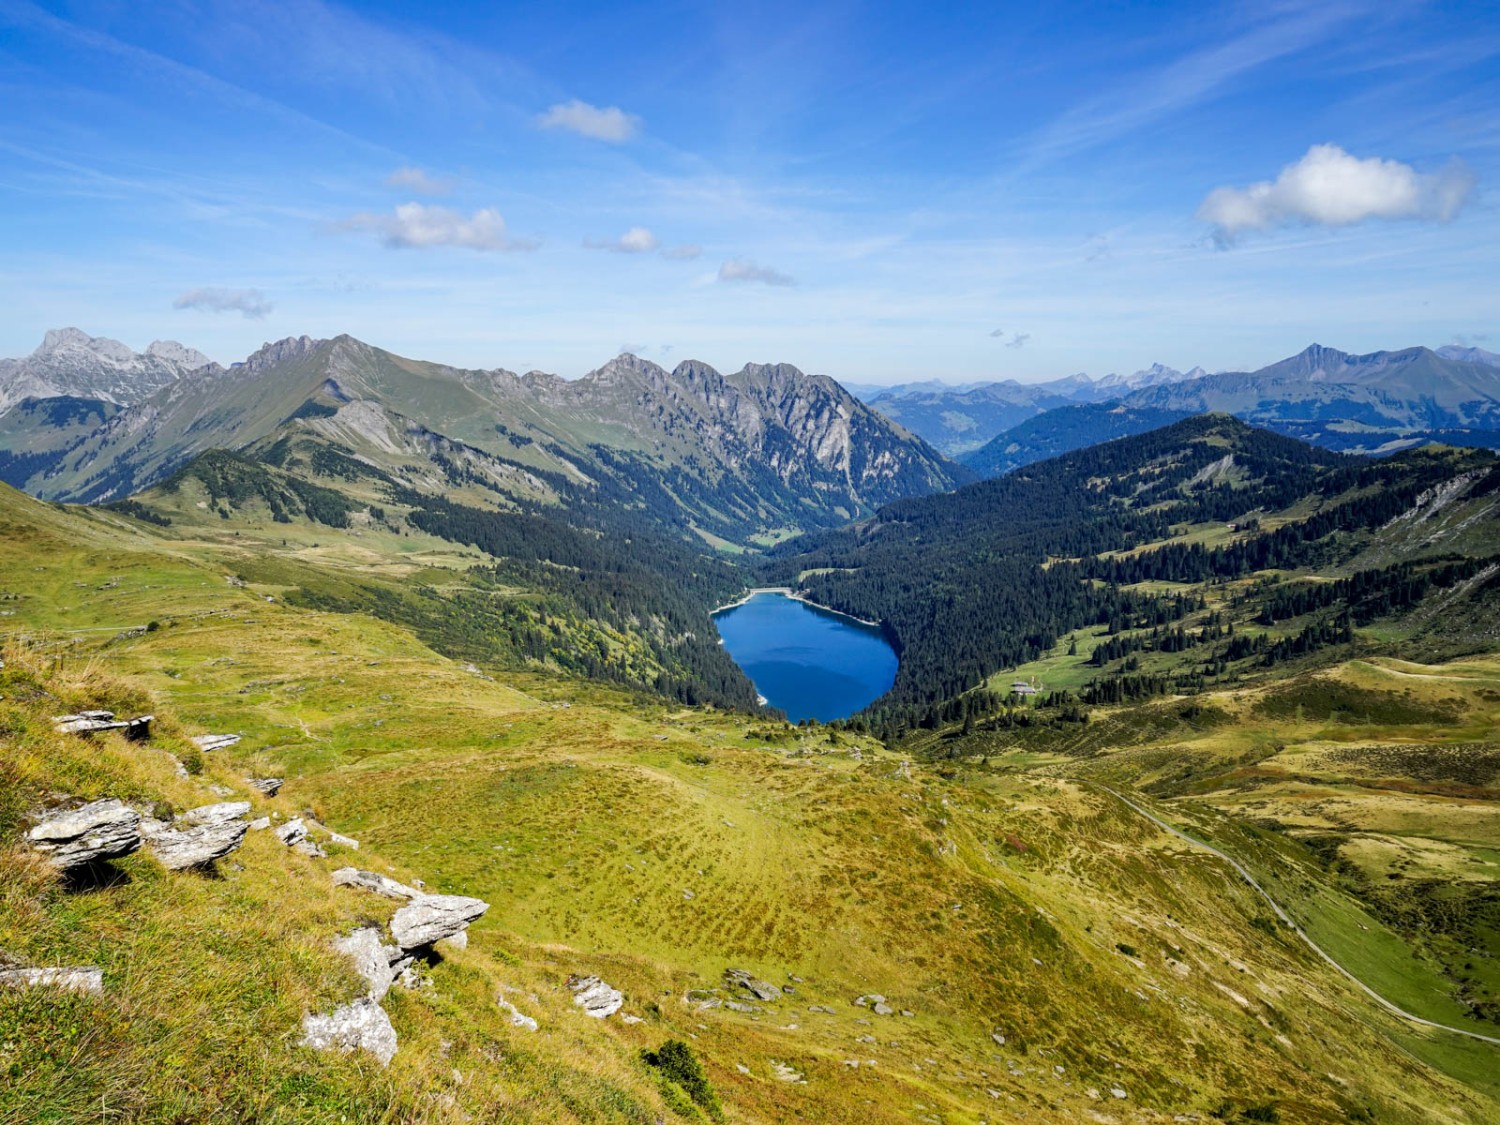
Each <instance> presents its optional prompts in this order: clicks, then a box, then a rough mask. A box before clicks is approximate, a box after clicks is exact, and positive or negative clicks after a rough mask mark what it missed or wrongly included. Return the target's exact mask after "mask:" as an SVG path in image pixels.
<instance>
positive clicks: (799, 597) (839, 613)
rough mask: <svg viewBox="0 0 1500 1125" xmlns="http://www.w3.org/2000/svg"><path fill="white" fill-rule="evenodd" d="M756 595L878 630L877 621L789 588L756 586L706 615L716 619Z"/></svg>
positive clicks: (878, 624) (878, 623)
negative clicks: (778, 598) (771, 596)
mask: <svg viewBox="0 0 1500 1125" xmlns="http://www.w3.org/2000/svg"><path fill="white" fill-rule="evenodd" d="M757 594H780V595H781V596H782V597H784V598H787V599H789V600H790V601H794V602H801V603H802V604H803V605H805V606H810V607H812V608H813V609H816V610H821V611H822V612H824V613H831V614H833V615H834V616H836V617H844V618H847V619H848V620H850V621H857V622H859V624H861V625H863V626H864V627H865V628H867V629H880V622H879V621H866V620H865V619H864V618H863V617H855V616H854V614H852V613H845V612H844V611H843V610H839V609H834V608H833V607H832V606H826V605H822V604H820V603H818V602H815V601H813V600H812V599H811V598H809V597H808V596H807V595H806V594H800V593H798V592H797V591H796V590H794V589H792V587H790V586H757V587H755V588H754V589H753V590H746V591H745V594H744V596H743V597H741V598H740V600H739V601H737V602H730V603H729V604H728V605H721V606H718V607H717V608H715V609H711V610H709V611H708V615H709V616H710V617H717V616H718V615H719V614H721V613H726V612H728V611H729V610H731V609H738V608H739V607H740V606H742V605H744V604H745V603H746V602H748V601H749V600H750V599H751V598H753V597H755V596H756V595H757ZM883 631H884V630H882V632H883Z"/></svg>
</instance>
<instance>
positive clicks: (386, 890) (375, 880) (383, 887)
mask: <svg viewBox="0 0 1500 1125" xmlns="http://www.w3.org/2000/svg"><path fill="white" fill-rule="evenodd" d="M333 882H334V885H335V886H339V887H362V888H363V889H365V890H367V891H374V892H375V893H376V894H378V895H384V896H385V897H386V898H396V899H402V898H421V897H422V892H421V891H418V890H414V889H412V888H411V887H408V886H407V885H406V884H405V883H398V882H396V880H395V879H392V878H390V877H389V876H387V875H379V874H376V873H375V872H374V871H361V870H360V869H359V868H357V867H340V868H339V869H338V870H337V871H335V872H334V873H333Z"/></svg>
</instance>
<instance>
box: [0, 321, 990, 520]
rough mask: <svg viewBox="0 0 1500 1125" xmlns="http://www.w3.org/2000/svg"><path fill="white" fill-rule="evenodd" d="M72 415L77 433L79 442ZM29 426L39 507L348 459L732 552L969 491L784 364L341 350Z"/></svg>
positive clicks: (846, 400)
mask: <svg viewBox="0 0 1500 1125" xmlns="http://www.w3.org/2000/svg"><path fill="white" fill-rule="evenodd" d="M81 409H82V408H80V410H81ZM75 415H77V412H75ZM79 418H82V421H83V422H92V423H93V424H92V425H90V426H89V427H88V428H87V429H86V431H85V432H83V433H81V434H79V433H78V428H79V425H80V422H79ZM26 421H27V423H29V424H28V425H21V424H19V423H18V424H17V425H16V426H13V427H11V428H10V429H9V430H6V428H5V427H3V426H0V445H3V446H4V449H5V452H6V453H8V454H9V463H8V464H5V463H0V475H3V476H4V478H5V479H7V480H8V481H9V482H11V483H14V484H18V485H20V486H22V487H25V488H26V489H27V490H28V491H31V492H33V493H35V494H37V495H41V496H45V497H48V498H56V499H71V500H86V501H95V500H103V499H114V498H119V497H122V496H125V495H128V494H130V493H131V492H134V491H137V490H139V489H141V488H143V487H146V486H147V485H150V484H152V483H154V482H156V481H159V480H162V479H163V478H165V477H166V476H167V475H169V474H170V473H172V472H173V471H175V470H176V469H177V468H179V467H180V466H182V465H184V464H186V463H188V462H189V461H191V460H192V459H193V458H195V457H197V456H198V455H200V454H202V453H204V452H206V451H208V450H212V449H225V450H234V451H249V452H250V453H251V454H252V455H265V456H273V450H274V456H275V458H276V459H277V462H278V463H284V462H286V460H287V458H288V457H289V456H293V455H301V456H305V457H307V458H308V459H309V463H310V464H312V465H314V466H316V465H319V464H321V465H325V466H326V465H328V464H331V463H334V462H335V461H336V460H337V458H344V459H346V460H347V459H348V458H354V459H356V460H357V461H359V462H360V463H362V464H364V465H366V466H370V467H372V468H374V469H375V470H377V471H379V472H381V473H386V474H390V475H391V476H392V479H399V480H400V481H401V482H402V483H403V485H404V486H407V487H413V488H418V489H422V490H426V491H429V492H445V493H449V492H467V493H470V494H472V495H473V496H475V497H478V498H481V499H484V500H485V501H486V502H487V503H489V504H490V505H492V506H493V505H516V504H521V505H538V504H541V505H558V504H568V503H605V502H608V503H611V504H616V505H622V506H624V507H627V508H630V507H635V508H639V509H640V510H642V511H643V512H644V513H645V514H646V515H647V516H649V517H650V518H651V519H653V520H654V521H656V522H658V523H666V524H674V523H675V524H680V525H681V526H682V527H684V528H692V529H694V530H697V531H699V532H700V533H702V534H703V535H705V536H707V537H710V538H714V537H718V538H729V539H733V540H735V541H743V540H745V538H746V537H748V536H754V535H755V534H759V533H765V534H774V533H775V532H777V531H778V530H779V529H793V528H803V527H818V526H829V525H833V524H838V523H842V522H844V521H847V520H849V519H852V518H854V517H856V516H857V515H859V514H861V513H863V512H866V511H869V510H873V509H874V508H875V507H878V506H879V505H881V504H884V503H887V502H889V501H891V500H895V499H900V498H902V497H907V496H914V495H924V494H926V493H929V492H934V491H939V490H942V489H946V488H950V487H953V486H954V485H955V484H956V483H961V482H962V481H963V480H966V479H969V475H968V473H967V470H964V469H962V468H961V467H960V466H957V465H954V464H952V463H951V462H947V461H945V460H944V459H943V458H942V457H941V456H939V455H938V454H937V453H936V452H934V451H933V450H932V449H931V448H929V447H928V446H927V445H926V444H925V443H924V442H922V441H921V440H920V439H917V438H914V437H913V436H912V435H910V434H908V433H906V432H905V431H904V430H902V429H901V428H900V427H898V426H896V425H894V424H892V423H891V422H890V421H889V420H888V419H886V418H885V417H883V416H882V415H880V414H878V413H876V412H875V411H873V410H871V409H870V408H869V407H867V406H864V405H863V404H861V403H860V402H859V401H858V400H856V399H855V398H854V397H853V396H851V395H850V394H848V392H846V391H845V390H844V389H843V388H842V387H840V386H839V385H838V384H837V383H835V382H833V381H832V380H831V379H827V378H823V377H820V376H809V375H805V374H803V373H802V372H800V371H798V370H797V369H796V368H794V367H790V366H785V365H774V366H762V365H756V364H751V365H748V366H746V367H745V368H744V369H742V370H741V371H738V372H736V373H734V374H732V375H722V374H720V373H719V372H717V371H715V370H714V369H713V368H711V367H708V366H707V365H706V364H702V363H696V362H686V363H682V364H679V365H678V367H677V368H676V369H675V370H673V371H670V372H669V371H667V370H665V369H663V368H661V367H658V366H657V365H656V364H653V363H649V362H647V361H645V360H642V359H638V358H636V357H635V356H631V355H622V356H619V357H617V358H615V359H613V360H611V361H610V362H609V363H607V364H605V365H604V366H603V367H601V368H599V369H598V370H597V371H594V372H591V373H590V374H588V375H586V376H585V377H583V378H582V379H578V380H575V381H571V382H569V381H567V380H564V379H561V378H559V377H557V376H554V375H547V374H544V373H541V372H531V373H529V374H527V375H516V374H514V373H512V372H508V371H503V370H494V371H465V370H459V369H455V368H451V367H446V366H444V365H441V364H435V363H426V362H422V361H419V360H412V359H406V358H403V357H401V356H397V355H393V354H391V353H390V352H386V351H382V350H381V349H379V348H375V347H371V346H370V345H368V344H364V343H361V342H360V341H358V340H355V339H353V338H352V337H349V336H340V337H338V338H336V339H333V340H314V339H311V338H309V337H305V336H304V337H300V338H289V339H286V340H281V341H278V342H277V343H274V344H267V345H266V346H265V347H263V348H262V349H261V350H260V351H258V352H256V353H255V354H254V355H252V356H250V357H249V358H248V359H247V360H245V361H244V362H243V363H239V364H235V365H233V366H232V367H230V368H228V369H224V368H219V367H214V366H210V367H203V368H201V369H199V370H197V371H194V372H193V373H192V375H191V376H190V377H187V378H179V379H176V380H173V381H170V382H167V383H166V384H165V385H163V386H160V387H159V388H158V389H157V390H156V391H155V392H154V393H152V394H150V395H148V396H146V397H144V398H141V399H139V400H138V401H135V402H133V403H131V404H129V405H127V406H125V407H124V408H123V409H120V410H118V412H114V413H110V414H109V415H108V416H107V417H91V418H83V416H82V415H77V417H75V418H74V421H73V423H72V424H73V427H74V428H73V430H72V431H70V433H69V440H68V442H67V443H66V445H65V447H62V448H58V447H56V446H55V445H54V446H53V447H52V448H51V451H50V452H47V453H41V454H39V453H38V448H39V447H38V436H39V434H45V433H47V432H49V430H50V431H51V432H54V433H55V426H56V425H57V423H58V421H59V419H58V418H54V417H52V416H50V415H46V414H45V413H34V414H32V415H28V416H27V418H26ZM298 450H300V451H301V453H300V454H298V453H297V451H298Z"/></svg>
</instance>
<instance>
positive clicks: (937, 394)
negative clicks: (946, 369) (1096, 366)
mask: <svg viewBox="0 0 1500 1125" xmlns="http://www.w3.org/2000/svg"><path fill="white" fill-rule="evenodd" d="M1202 374H1203V369H1202V368H1201V367H1195V368H1193V369H1192V370H1191V371H1187V372H1183V371H1178V370H1176V369H1175V368H1171V367H1167V366H1165V365H1164V364H1160V363H1153V364H1152V365H1151V366H1150V367H1148V368H1146V369H1145V370H1142V371H1136V372H1134V373H1132V374H1130V375H1115V374H1110V375H1105V376H1103V377H1102V378H1100V379H1092V378H1090V377H1089V376H1088V375H1085V374H1082V373H1080V374H1077V375H1068V376H1066V377H1064V378H1061V379H1051V380H1048V381H1046V382H1042V383H1021V382H1017V381H1016V380H1014V379H1008V380H1005V381H1004V382H996V383H977V384H967V385H965V386H951V385H948V384H944V383H939V382H937V381H935V380H928V381H927V382H922V383H901V384H897V385H896V386H892V387H879V388H866V387H864V386H863V385H860V390H861V392H863V393H861V397H862V398H864V400H865V401H866V402H867V403H869V404H870V405H871V406H873V407H874V408H875V409H876V410H879V411H880V412H881V413H882V414H884V415H885V416H886V417H888V418H893V419H895V420H896V421H898V422H900V423H901V424H902V425H903V426H905V427H906V428H907V429H909V430H911V431H912V433H914V434H917V435H918V436H919V437H922V438H924V439H926V440H927V441H929V442H931V443H932V444H933V445H934V446H936V447H937V448H938V449H940V450H942V451H943V452H944V453H946V454H948V455H949V456H950V457H957V456H960V455H962V454H966V453H968V452H970V451H972V450H976V449H979V448H980V447H981V446H983V445H985V444H986V443H987V442H989V441H990V440H991V439H992V438H994V437H995V436H996V435H997V434H1000V433H1003V432H1004V431H1006V430H1009V429H1011V428H1012V427H1014V426H1017V425H1020V424H1021V423H1022V422H1024V421H1026V419H1028V418H1032V417H1035V416H1036V415H1038V414H1041V413H1043V412H1044V411H1048V410H1054V409H1057V408H1058V407H1064V406H1068V405H1071V404H1074V403H1090V402H1104V401H1108V400H1111V399H1117V398H1120V397H1121V396H1123V395H1126V394H1129V393H1131V392H1132V391H1136V390H1141V389H1145V388H1149V387H1158V386H1165V385H1169V384H1173V383H1178V382H1181V381H1183V380H1187V379H1195V378H1198V377H1199V376H1201V375H1202Z"/></svg>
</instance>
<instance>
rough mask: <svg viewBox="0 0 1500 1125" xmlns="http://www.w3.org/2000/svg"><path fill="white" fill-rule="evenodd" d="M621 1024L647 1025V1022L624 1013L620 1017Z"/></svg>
mask: <svg viewBox="0 0 1500 1125" xmlns="http://www.w3.org/2000/svg"><path fill="white" fill-rule="evenodd" d="M620 1022H621V1023H645V1022H646V1021H645V1020H643V1019H641V1017H640V1016H634V1015H631V1014H630V1013H629V1012H623V1013H621V1015H620Z"/></svg>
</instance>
